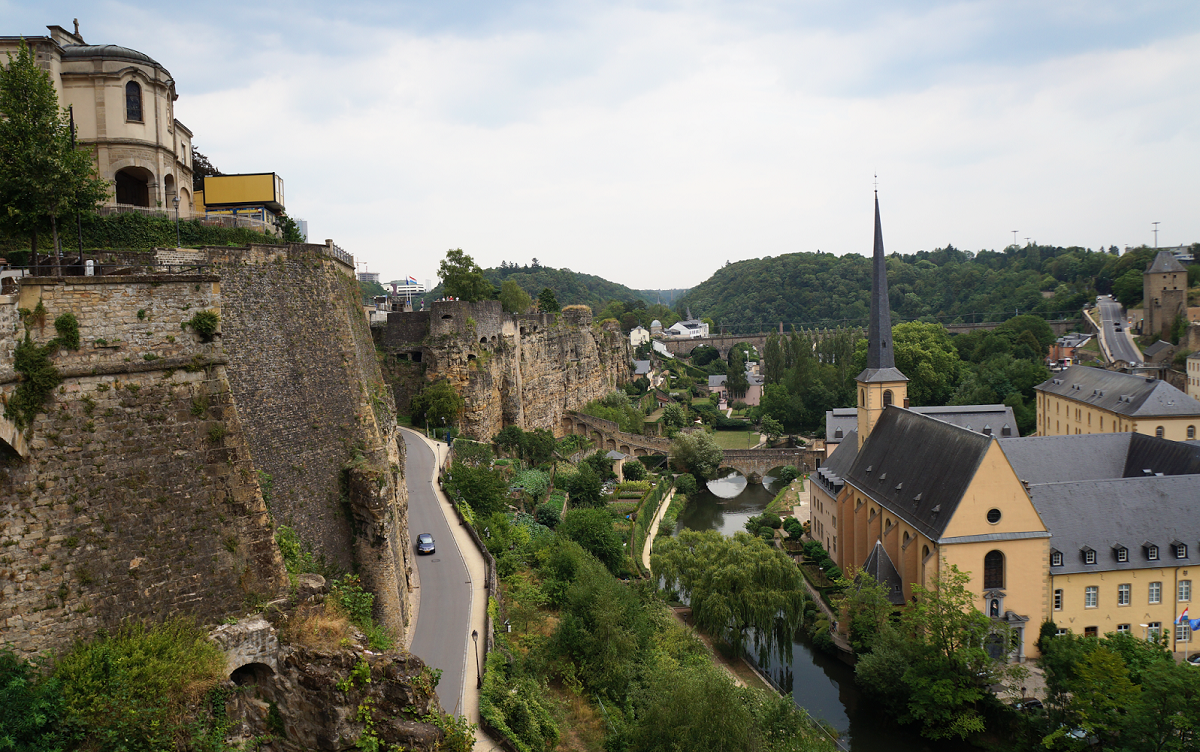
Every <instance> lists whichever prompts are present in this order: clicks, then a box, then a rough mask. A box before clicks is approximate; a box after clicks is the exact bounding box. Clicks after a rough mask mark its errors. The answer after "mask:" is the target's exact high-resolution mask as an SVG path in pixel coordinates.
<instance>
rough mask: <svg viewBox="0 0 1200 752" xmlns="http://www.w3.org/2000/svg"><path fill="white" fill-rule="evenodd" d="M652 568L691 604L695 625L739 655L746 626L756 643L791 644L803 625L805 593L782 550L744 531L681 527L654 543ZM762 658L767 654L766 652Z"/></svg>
mask: <svg viewBox="0 0 1200 752" xmlns="http://www.w3.org/2000/svg"><path fill="white" fill-rule="evenodd" d="M650 566H651V569H652V570H653V572H654V574H655V576H656V577H662V578H663V582H664V585H665V587H666V588H667V589H669V590H678V591H679V592H680V594H682V595H683V596H684V597H686V598H687V599H688V602H689V603H690V604H691V606H692V616H693V618H694V619H695V622H696V625H697V626H698V627H700V628H701V629H703V630H704V631H706V632H708V633H709V634H711V635H713V636H714V637H717V638H719V639H722V640H724V641H725V642H727V643H728V644H729V645H731V646H733V648H734V649H735V651H736V652H737V653H739V654H740V653H741V651H742V649H743V648H744V647H745V645H746V638H747V636H748V633H749V630H751V629H753V630H754V631H755V635H756V637H757V640H758V646H759V648H760V649H762V650H763V651H769V650H770V649H771V648H772V647H774V645H775V644H776V643H780V642H786V644H787V645H788V646H790V645H791V636H792V635H793V634H795V632H796V630H797V629H799V628H800V626H801V625H802V624H803V623H804V604H805V602H806V601H807V600H808V595H807V591H806V590H805V589H804V582H803V579H802V577H801V575H800V570H799V569H798V568H797V567H796V565H795V564H793V563H792V560H791V559H789V558H788V556H787V555H786V554H784V553H783V552H782V551H779V550H777V549H774V548H771V547H769V546H767V545H766V544H765V543H763V542H762V541H761V540H759V539H757V538H752V537H751V536H749V535H746V534H745V533H740V532H739V533H735V534H734V536H733V537H732V538H727V537H725V536H724V535H722V534H721V533H719V532H717V531H716V530H705V531H696V530H684V531H683V532H681V533H680V534H679V536H678V537H673V538H663V539H659V540H656V541H655V544H654V553H653V554H652V555H651V557H650ZM764 657H765V652H764Z"/></svg>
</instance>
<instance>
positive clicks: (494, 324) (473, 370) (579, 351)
mask: <svg viewBox="0 0 1200 752" xmlns="http://www.w3.org/2000/svg"><path fill="white" fill-rule="evenodd" d="M374 334H375V336H376V341H377V343H378V345H379V348H380V350H382V351H383V353H384V356H385V371H386V375H387V379H388V382H389V385H390V386H391V388H392V392H393V395H394V398H395V402H396V404H397V405H398V406H399V407H400V409H402V410H404V409H407V407H408V403H409V401H410V400H411V398H412V397H413V396H414V395H415V394H416V393H417V392H419V391H420V389H421V388H422V387H423V386H424V385H425V384H426V383H428V382H430V381H433V380H435V379H439V378H446V379H449V380H450V382H451V383H452V384H453V385H454V386H455V388H456V389H457V391H458V393H459V394H461V395H462V396H463V398H464V401H465V403H466V404H465V408H464V413H463V416H462V419H461V421H460V425H461V428H462V429H463V431H464V432H466V433H467V434H468V435H471V436H473V437H475V438H478V439H486V438H490V437H491V436H494V435H495V434H496V433H498V432H499V431H500V429H501V428H503V427H504V426H506V425H518V426H521V427H522V428H525V429H527V430H530V429H534V428H545V429H549V430H551V431H554V432H555V434H556V435H557V434H561V433H562V426H561V422H562V416H563V413H564V412H565V411H567V410H574V409H578V408H580V407H582V406H583V405H585V404H586V403H587V402H589V401H591V400H594V399H597V398H599V397H601V396H603V395H605V394H607V393H608V392H610V391H612V390H613V389H615V388H616V387H618V386H619V385H620V384H622V383H624V382H625V381H626V380H627V379H628V378H629V362H630V360H629V359H630V351H629V343H628V340H627V339H626V338H624V337H623V336H621V333H620V331H619V330H606V329H601V328H598V327H595V326H594V325H593V324H592V320H591V315H590V313H589V312H587V311H582V310H572V311H567V312H564V313H563V314H561V315H555V314H534V315H521V316H513V315H510V314H505V313H503V312H502V311H501V309H500V304H499V303H498V302H497V301H484V302H480V303H464V302H461V301H440V302H436V303H434V304H433V305H432V306H431V309H430V310H429V311H424V312H414V313H399V312H393V313H390V314H388V322H387V326H386V327H377V328H376V329H375V331H374Z"/></svg>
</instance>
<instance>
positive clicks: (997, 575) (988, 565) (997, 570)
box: [983, 551, 1004, 590]
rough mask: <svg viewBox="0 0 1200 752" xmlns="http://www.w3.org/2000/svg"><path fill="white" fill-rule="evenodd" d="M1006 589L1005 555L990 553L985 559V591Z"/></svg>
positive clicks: (995, 552) (996, 552) (997, 552)
mask: <svg viewBox="0 0 1200 752" xmlns="http://www.w3.org/2000/svg"><path fill="white" fill-rule="evenodd" d="M1002 587H1004V554H1002V553H1000V552H999V551H988V553H987V556H984V557H983V589H984V590H994V589H995V590H998V589H1000V588H1002Z"/></svg>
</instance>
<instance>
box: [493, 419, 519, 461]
mask: <svg viewBox="0 0 1200 752" xmlns="http://www.w3.org/2000/svg"><path fill="white" fill-rule="evenodd" d="M492 443H493V444H495V445H496V446H498V447H500V449H501V450H502V451H505V452H508V453H509V454H511V455H513V456H514V457H516V456H520V454H521V448H522V447H523V445H524V443H525V431H524V430H522V429H521V427H520V426H518V425H509V426H505V427H504V428H501V429H500V433H498V434H496V435H495V436H494V437H493V438H492Z"/></svg>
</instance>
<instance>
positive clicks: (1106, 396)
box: [1034, 366, 1200, 441]
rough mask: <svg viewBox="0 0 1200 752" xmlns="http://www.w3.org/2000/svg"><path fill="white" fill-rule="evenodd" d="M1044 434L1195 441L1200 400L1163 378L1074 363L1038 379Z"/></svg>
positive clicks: (1039, 419)
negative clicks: (1126, 434)
mask: <svg viewBox="0 0 1200 752" xmlns="http://www.w3.org/2000/svg"><path fill="white" fill-rule="evenodd" d="M1034 389H1035V390H1036V391H1037V426H1038V433H1039V434H1041V435H1042V436H1067V435H1078V434H1091V433H1122V432H1127V431H1128V432H1133V433H1141V434H1146V435H1148V436H1156V437H1158V438H1160V439H1171V440H1172V441H1191V440H1194V439H1196V438H1198V437H1197V431H1198V430H1200V400H1197V399H1196V398H1194V397H1189V396H1188V395H1187V394H1185V393H1184V392H1181V391H1180V390H1178V389H1176V388H1175V387H1173V386H1171V385H1170V384H1168V383H1167V382H1165V381H1161V380H1159V379H1155V378H1147V377H1144V376H1135V375H1133V374H1128V373H1119V372H1117V371H1105V370H1102V369H1099V368H1089V367H1087V366H1072V367H1071V368H1068V369H1067V370H1065V371H1062V372H1061V373H1057V374H1055V375H1054V376H1052V377H1051V378H1050V379H1047V380H1046V381H1044V382H1042V383H1041V384H1038V385H1037V386H1036V387H1034Z"/></svg>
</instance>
